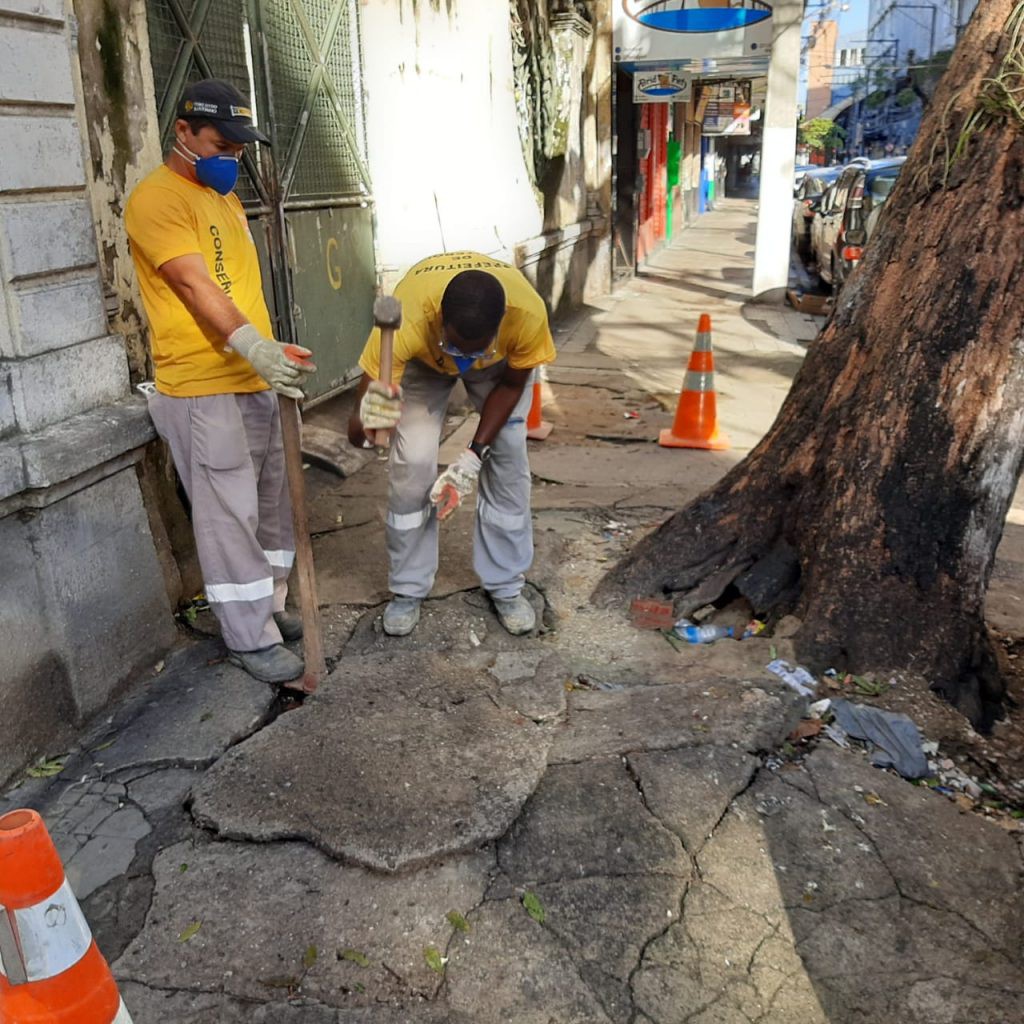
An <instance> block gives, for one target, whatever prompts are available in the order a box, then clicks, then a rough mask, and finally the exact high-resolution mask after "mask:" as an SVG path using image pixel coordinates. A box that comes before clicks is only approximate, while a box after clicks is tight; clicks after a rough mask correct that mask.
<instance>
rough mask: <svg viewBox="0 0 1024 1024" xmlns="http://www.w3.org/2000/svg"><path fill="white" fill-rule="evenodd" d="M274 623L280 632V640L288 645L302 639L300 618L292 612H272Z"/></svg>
mask: <svg viewBox="0 0 1024 1024" xmlns="http://www.w3.org/2000/svg"><path fill="white" fill-rule="evenodd" d="M274 621H275V622H276V623H277V628H278V629H279V630H280V631H281V639H282V640H283V641H284V642H285V643H286V644H290V643H291V642H292V641H293V640H301V639H302V617H301V616H300V615H296V614H295V613H294V612H289V611H283V612H274Z"/></svg>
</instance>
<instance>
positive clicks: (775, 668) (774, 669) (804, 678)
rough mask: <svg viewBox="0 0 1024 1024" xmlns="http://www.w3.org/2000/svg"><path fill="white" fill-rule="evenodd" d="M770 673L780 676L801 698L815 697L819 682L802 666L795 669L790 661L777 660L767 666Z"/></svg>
mask: <svg viewBox="0 0 1024 1024" xmlns="http://www.w3.org/2000/svg"><path fill="white" fill-rule="evenodd" d="M766 668H767V669H768V671H769V672H771V673H772V674H773V675H776V676H778V677H779V678H780V679H781V680H782V681H783V682H784V683H785V684H786V685H787V686H788V687H789V688H790V689H791V690H796V692H797V693H799V694H800V696H801V697H813V696H814V690H815V687H816V686H817V685H818V681H817V680H816V679H815V678H814V676H812V675H811V673H810V672H808V671H807V669H805V668H804V667H803V666H802V665H797V667H796V668H793V667H792V666H791V665H790V664H789V662H788V661H783V660H782V659H781V658H776V659H775V661H772V662H769V663H768V665H767V666H766Z"/></svg>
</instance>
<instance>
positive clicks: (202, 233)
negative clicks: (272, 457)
mask: <svg viewBox="0 0 1024 1024" xmlns="http://www.w3.org/2000/svg"><path fill="white" fill-rule="evenodd" d="M124 219H125V225H126V226H127V228H128V238H129V240H130V241H131V248H132V261H133V262H134V264H135V272H136V273H137V274H138V276H139V285H140V287H141V289H142V301H143V304H144V305H145V307H146V315H147V316H148V317H149V336H150V344H151V346H152V350H153V364H154V366H155V367H156V388H157V390H158V391H160V392H162V393H163V394H165V395H172V396H174V397H176V398H189V397H194V396H197V395H216V394H225V393H230V392H251V391H265V390H266V389H267V387H268V385H267V383H266V381H264V380H263V378H262V377H260V376H259V375H258V374H256V373H255V371H254V370H253V368H252V367H251V366H250V365H249V363H248V362H247V361H246V360H245V359H243V358H242V357H241V356H240V355H238V354H237V353H235V352H229V351H227V350H226V349H225V347H224V341H223V339H221V338H219V337H218V336H217V335H216V334H214V333H213V332H212V331H210V330H208V329H207V328H205V327H204V326H202V325H200V324H199V323H198V322H197V321H196V319H195V317H194V316H193V315H192V314H191V313H190V312H189V311H188V309H187V308H186V307H185V304H184V303H183V302H182V301H181V299H179V298H178V296H177V295H175V294H174V291H173V290H172V289H171V287H170V285H168V284H167V282H166V281H164V279H163V278H162V277H161V276H160V274H159V268H160V267H161V266H162V265H163V264H164V263H166V262H167V261H168V260H173V259H175V258H176V257H178V256H186V255H188V254H190V253H199V254H200V255H201V256H202V257H203V259H204V260H205V262H206V268H207V270H209V272H210V277H212V278H213V280H214V281H216V282H217V284H219V285H220V286H221V288H222V289H223V290H224V291H225V292H226V293H227V294H228V295H229V296H230V297H231V299H232V300H233V301H234V303H235V305H236V306H237V307H238V308H239V310H241V312H242V314H243V316H245V317H246V318H247V319H248V320H249V321H251V323H252V324H253V325H254V326H255V327H256V328H257V329H258V330H259V331H261V332H262V333H263V334H265V335H266V336H267V337H268V338H269V337H271V336H272V333H273V328H272V327H271V325H270V314H269V313H268V311H267V304H266V301H265V300H264V298H263V284H262V281H261V279H260V264H259V258H258V256H257V254H256V246H255V244H254V243H253V240H252V235H251V234H250V233H249V225H248V222H247V221H246V219H245V211H244V210H243V209H242V204H241V203H240V202H239V201H238V196H236V195H235V194H234V193H231V194H230V195H226V196H222V195H220V194H219V193H218V192H215V191H214V190H213V189H212V188H207V187H206V186H205V185H198V184H196V183H195V182H192V181H189V180H188V179H187V178H183V177H182V176H181V175H180V174H175V173H174V171H172V170H171V169H170V168H169V167H167V166H166V165H164V164H161V165H160V166H159V167H158V168H157V169H156V170H155V171H153V173H152V174H149V175H147V176H146V177H145V178H144V179H143V180H142V181H140V182H139V184H138V185H137V186H136V188H135V190H134V191H133V192H132V194H131V197H130V198H129V200H128V205H127V207H126V209H125V215H124Z"/></svg>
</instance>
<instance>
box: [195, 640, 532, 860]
mask: <svg viewBox="0 0 1024 1024" xmlns="http://www.w3.org/2000/svg"><path fill="white" fill-rule="evenodd" d="M492 660H493V655H486V654H481V655H477V656H476V657H470V658H467V659H464V660H463V659H460V660H459V661H449V660H448V659H447V658H445V657H444V656H443V655H439V654H426V653H423V654H419V655H401V656H398V657H394V658H386V657H385V658H345V659H343V661H342V664H341V666H340V668H339V669H338V670H337V671H336V672H335V673H334V674H333V675H332V676H331V677H330V678H329V679H328V680H327V681H326V682H325V683H324V686H323V688H322V690H321V692H320V694H318V695H317V697H316V698H315V699H313V700H307V701H306V703H305V705H304V706H303V707H302V708H300V709H298V710H296V711H292V712H290V713H289V714H287V715H285V716H283V717H282V718H279V719H278V720H277V721H276V722H274V723H273V724H272V725H271V726H269V727H268V728H266V729H264V730H262V731H261V732H260V733H259V734H257V735H256V736H254V737H252V738H251V739H249V740H247V741H246V742H245V743H242V744H240V745H238V746H236V747H235V748H233V749H232V750H231V751H230V752H229V753H228V754H227V755H226V756H225V757H224V758H223V759H222V760H221V761H220V762H218V763H217V764H216V765H215V766H214V767H213V768H212V769H211V770H210V771H209V772H208V773H207V774H206V776H205V777H204V778H203V780H202V781H201V782H200V783H199V785H198V786H197V787H196V790H195V799H194V804H193V811H194V814H195V816H196V818H197V820H198V821H199V822H200V823H202V824H204V825H207V826H209V827H211V828H214V829H216V830H217V831H218V832H219V833H220V834H221V835H222V836H225V837H229V838H236V839H253V840H258V841H269V840H274V839H283V838H303V839H307V840H308V841H309V842H312V843H314V844H315V845H316V846H318V847H320V848H321V849H323V850H325V851H327V852H329V853H331V854H332V855H334V856H336V857H341V858H344V859H348V860H352V861H355V862H357V863H360V864H365V865H367V866H369V867H373V868H377V869H380V870H385V871H395V870H397V869H399V868H402V867H405V866H408V865H410V864H415V863H421V862H424V861H428V860H431V859H433V858H437V857H440V856H443V855H445V854H448V853H452V852H454V851H457V850H466V849H472V848H475V847H477V846H479V845H480V844H481V843H484V842H486V841H488V840H489V839H494V838H495V837H497V836H499V835H502V834H503V833H504V832H505V831H506V830H507V829H508V826H509V825H510V824H511V823H512V821H514V820H515V818H516V817H517V816H518V814H519V810H520V808H521V807H522V805H523V803H524V802H525V801H526V799H527V797H529V795H530V794H531V793H532V792H533V790H534V788H535V787H536V785H537V782H538V781H539V780H540V777H541V775H542V774H543V772H544V769H545V766H546V763H547V751H548V747H549V745H550V742H551V729H550V728H548V727H545V726H540V725H537V724H535V723H534V722H533V721H531V720H530V719H528V718H525V717H524V716H523V715H521V714H519V713H517V712H516V711H514V710H511V709H510V708H508V707H507V706H501V700H502V698H501V691H500V688H499V687H498V685H497V683H496V681H495V680H494V678H493V677H492V676H491V675H490V674H489V673H488V671H487V666H488V665H489V664H491V663H492Z"/></svg>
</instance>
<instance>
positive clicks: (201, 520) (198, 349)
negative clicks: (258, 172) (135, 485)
mask: <svg viewBox="0 0 1024 1024" xmlns="http://www.w3.org/2000/svg"><path fill="white" fill-rule="evenodd" d="M177 113H178V118H177V120H176V121H175V122H174V145H173V147H172V149H171V152H170V153H169V154H168V156H167V159H166V160H165V161H164V163H163V164H162V165H161V166H160V167H158V168H157V169H156V170H155V171H153V172H152V173H151V174H149V175H148V176H147V177H146V178H144V179H143V180H142V181H141V182H140V183H139V185H138V186H137V187H136V189H135V190H134V191H133V192H132V195H131V198H130V199H129V200H128V206H127V209H126V211H125V222H126V225H127V228H128V237H129V239H130V241H131V251H132V260H133V261H134V263H135V270H136V273H137V274H138V277H139V284H140V286H141V289H142V300H143V304H144V305H145V307H146V314H147V316H148V319H149V330H150V343H151V346H152V350H153V364H154V367H155V370H156V382H155V383H156V390H155V393H153V394H152V395H151V396H150V398H149V412H150V415H151V416H152V418H153V422H154V424H155V425H156V429H157V432H158V433H159V434H160V436H161V437H162V438H163V439H164V440H165V441H166V442H167V443H168V444H169V445H170V449H171V455H172V457H173V459H174V465H175V467H176V468H177V470H178V475H179V477H180V478H181V482H182V484H183V485H184V487H185V492H186V493H187V494H188V498H189V501H190V502H191V505H192V525H193V529H194V531H195V538H196V550H197V552H198V555H199V563H200V566H201V568H202V572H203V585H204V589H205V593H206V599H207V601H208V602H209V603H210V607H211V608H212V609H213V612H214V614H215V615H216V616H217V618H218V620H219V621H220V627H221V633H222V635H223V637H224V641H225V643H226V644H227V646H228V650H229V654H230V660H231V661H232V662H233V663H234V664H236V665H240V666H241V667H242V668H244V669H245V670H246V672H248V673H249V674H250V675H251V676H253V677H255V678H256V679H259V680H262V681H263V682H267V683H284V682H287V681H289V680H291V679H296V678H298V677H299V676H301V675H302V672H303V663H302V659H301V658H299V657H298V656H297V655H295V654H293V653H292V652H291V651H289V650H288V649H287V648H286V647H284V646H282V641H283V640H297V639H299V637H301V636H302V625H301V621H300V620H299V618H298V617H297V616H295V615H293V614H291V613H287V612H285V596H286V594H287V580H288V574H289V571H290V570H291V566H292V562H293V561H294V559H295V542H294V539H293V531H292V516H291V504H290V502H289V499H288V487H287V483H286V478H285V463H284V448H283V445H282V441H281V418H280V414H279V411H278V401H277V395H276V394H275V392H279V393H280V394H282V395H287V396H288V397H290V398H297V399H298V398H302V397H303V395H302V391H301V390H300V384H301V381H302V380H303V376H302V375H303V374H305V373H309V372H311V371H312V369H313V366H312V364H311V363H306V364H304V365H299V364H297V363H295V362H293V361H292V360H291V359H289V358H288V357H287V355H286V351H285V346H284V345H283V344H281V343H280V342H278V341H275V340H274V338H273V330H272V328H271V324H270V314H269V313H268V311H267V305H266V302H265V301H264V298H263V283H262V280H261V278H260V265H259V259H258V257H257V253H256V246H255V245H254V244H253V240H252V235H251V234H250V233H249V227H248V223H247V221H246V218H245V211H244V210H243V209H242V204H241V203H240V202H239V200H238V197H237V196H236V195H235V194H234V188H235V183H236V181H237V179H238V164H239V159H240V157H241V155H242V152H243V150H244V149H245V145H246V143H248V142H269V139H267V137H266V136H265V135H263V134H262V133H261V132H259V131H258V130H257V129H256V128H255V127H254V126H253V124H252V114H251V112H250V110H249V104H248V102H247V101H246V99H245V97H244V96H243V95H242V94H241V93H240V92H239V91H238V90H237V89H236V88H235V87H234V86H232V85H230V84H229V83H227V82H222V81H218V80H216V79H207V80H204V81H202V82H197V83H195V84H194V85H190V86H189V87H188V88H187V89H186V90H185V93H184V96H183V97H182V100H181V103H180V104H179V106H178V111H177ZM296 354H297V355H299V357H300V358H305V357H306V356H309V355H311V354H312V353H310V352H309V351H308V350H307V349H298V350H297V353H296Z"/></svg>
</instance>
